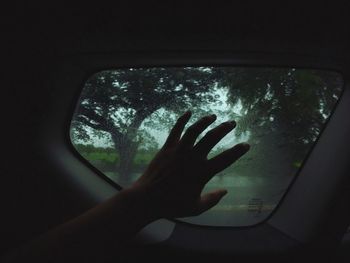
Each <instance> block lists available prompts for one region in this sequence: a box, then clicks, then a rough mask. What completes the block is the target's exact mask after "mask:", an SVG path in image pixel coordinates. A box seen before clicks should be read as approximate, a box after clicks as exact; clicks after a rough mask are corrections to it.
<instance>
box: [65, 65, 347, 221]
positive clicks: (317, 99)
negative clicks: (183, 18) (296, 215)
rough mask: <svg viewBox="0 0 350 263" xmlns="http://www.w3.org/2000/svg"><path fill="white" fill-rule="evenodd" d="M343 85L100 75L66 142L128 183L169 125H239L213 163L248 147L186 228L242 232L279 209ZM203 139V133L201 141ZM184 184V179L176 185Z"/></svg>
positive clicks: (126, 71)
mask: <svg viewBox="0 0 350 263" xmlns="http://www.w3.org/2000/svg"><path fill="white" fill-rule="evenodd" d="M342 87H343V80H342V77H341V75H340V74H339V73H336V72H332V71H326V70H315V69H297V68H276V67H217V66H215V67H214V66H213V67H210V66H202V67H151V68H123V69H111V70H103V71H100V72H97V73H95V74H93V75H92V76H91V77H90V78H89V79H88V80H87V81H86V83H85V85H84V88H83V89H82V92H81V95H80V98H79V101H78V102H77V106H76V109H75V112H74V115H73V118H72V122H71V127H70V136H71V141H72V143H73V145H74V147H75V148H76V150H77V151H78V152H79V153H80V154H81V155H82V156H83V157H84V158H85V159H86V160H88V161H89V162H90V163H91V164H92V165H93V166H95V167H96V168H97V169H99V170H100V171H101V172H102V173H103V174H104V175H105V176H107V177H109V178H110V179H112V180H113V181H115V182H116V183H117V184H119V185H121V186H122V187H126V186H128V185H130V184H131V183H132V182H133V181H135V180H136V179H137V178H138V177H139V176H140V175H141V174H142V172H143V171H144V170H145V168H146V167H147V164H148V163H149V162H150V160H151V159H152V158H153V156H154V155H155V154H156V153H157V151H158V150H159V149H160V147H161V146H162V144H163V143H164V141H165V139H166V137H167V134H168V133H169V130H170V128H171V127H172V126H173V125H174V123H175V121H176V119H177V118H178V117H179V116H180V115H181V114H183V113H184V112H185V111H186V110H191V111H192V112H193V117H192V118H191V121H190V122H189V124H188V125H190V124H191V123H193V122H194V121H196V120H198V119H199V118H201V117H202V116H205V115H207V114H213V113H214V114H216V115H217V120H216V122H215V123H214V124H213V125H211V126H210V127H209V128H208V129H210V128H213V127H215V126H216V125H218V124H219V123H220V122H224V121H227V120H235V121H236V122H237V127H236V128H235V129H234V130H233V131H232V132H230V133H229V134H228V135H227V136H226V137H225V138H224V139H223V140H222V141H221V142H220V143H218V144H217V145H216V146H215V147H214V148H213V150H212V151H211V153H210V154H209V156H208V158H211V157H213V156H215V155H217V154H219V153H220V152H222V151H224V150H225V149H228V148H230V147H232V146H233V145H235V144H236V143H240V142H248V143H249V144H250V145H251V150H250V151H249V152H248V153H247V154H246V155H244V156H243V157H242V158H241V159H240V160H238V161H237V162H235V163H234V164H233V165H231V166H230V167H229V168H227V169H226V170H224V171H222V172H221V173H219V174H217V175H216V176H215V177H214V178H213V179H212V180H211V181H210V182H209V183H208V185H207V187H206V188H205V190H204V192H207V191H210V190H213V189H215V188H226V189H228V191H229V192H228V194H227V195H226V196H225V197H224V199H223V200H222V201H221V202H220V203H219V204H218V205H217V206H216V207H214V208H212V209H211V210H209V211H207V212H206V213H204V214H202V215H200V216H197V217H191V218H185V219H181V220H183V221H186V222H190V223H195V224H200V225H213V226H247V225H253V224H256V223H258V222H260V221H262V220H264V219H265V218H266V217H267V216H268V215H269V214H270V213H271V211H272V210H273V209H274V208H275V207H276V206H277V204H278V203H279V201H280V200H281V198H282V196H283V195H284V193H285V192H286V190H287V188H288V186H289V185H290V183H291V181H292V180H293V178H294V177H295V176H296V175H297V173H298V170H299V169H300V168H301V167H302V165H303V162H304V161H305V160H306V158H307V155H308V153H309V152H310V150H311V149H312V146H313V145H314V143H315V142H316V140H317V138H318V136H319V135H320V133H321V131H322V129H323V128H324V126H325V124H326V122H327V119H328V118H329V117H330V115H331V112H332V110H333V109H334V107H335V105H336V102H337V101H338V99H339V97H340V95H341V91H342ZM204 134H205V132H204V133H203V135H204ZM183 183H184V184H186V182H185V181H184V182H183Z"/></svg>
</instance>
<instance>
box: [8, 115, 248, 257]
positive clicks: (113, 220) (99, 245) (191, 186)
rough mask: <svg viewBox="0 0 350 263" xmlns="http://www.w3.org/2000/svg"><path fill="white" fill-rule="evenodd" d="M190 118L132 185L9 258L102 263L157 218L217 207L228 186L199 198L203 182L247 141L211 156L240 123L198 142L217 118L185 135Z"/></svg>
mask: <svg viewBox="0 0 350 263" xmlns="http://www.w3.org/2000/svg"><path fill="white" fill-rule="evenodd" d="M190 117H191V113H190V112H186V113H185V114H184V115H183V116H181V117H180V118H179V119H178V121H177V122H176V124H175V126H174V127H173V129H172V130H171V132H170V134H169V136H168V138H167V140H166V142H165V144H164V146H163V147H162V149H161V150H160V151H159V152H158V154H157V155H156V157H155V158H154V159H153V160H152V162H151V163H150V164H149V166H148V168H147V169H146V171H145V173H144V174H143V175H142V176H141V177H140V178H139V179H138V180H137V181H136V182H135V183H134V184H133V185H132V186H131V187H129V188H126V189H123V190H122V191H121V192H119V193H117V194H115V195H114V196H112V197H111V198H109V199H108V200H106V201H104V202H102V203H101V204H99V205H97V206H95V207H93V208H92V209H90V210H88V211H87V212H85V213H83V214H82V215H80V216H78V217H76V218H73V219H72V220H70V221H68V222H66V223H64V224H62V225H60V226H57V227H56V228H54V229H52V230H50V231H48V232H47V233H44V234H43V235H42V236H40V237H38V238H37V239H34V240H32V241H31V242H29V243H28V244H26V245H25V246H24V247H22V248H21V249H20V252H19V253H17V254H10V255H9V258H11V259H12V261H11V262H25V261H28V259H30V261H35V262H49V261H50V262H76V260H75V258H78V257H79V258H82V257H84V259H85V262H95V259H98V260H97V261H96V262H100V260H101V257H102V256H107V255H106V251H112V252H113V251H114V250H115V247H113V245H115V244H119V245H120V246H122V245H123V244H125V243H127V241H128V240H129V239H130V238H132V237H133V236H134V235H135V234H136V233H137V232H139V231H140V230H141V229H142V228H143V227H145V226H146V225H148V224H149V223H151V222H153V221H155V220H157V219H159V218H164V217H165V218H169V217H185V216H193V215H198V214H201V213H203V212H204V211H206V210H208V209H210V208H211V207H213V206H215V205H216V204H217V203H218V202H219V201H220V199H221V198H222V197H223V196H224V195H225V194H226V190H225V189H218V190H216V191H213V192H211V193H208V194H205V195H202V196H201V193H202V190H203V188H204V186H205V184H206V183H207V182H208V181H209V180H210V179H211V178H212V177H213V176H214V175H215V174H216V173H218V172H220V171H222V170H223V169H225V168H227V167H228V166H229V165H231V164H232V163H233V162H234V161H235V160H237V159H238V158H239V157H241V156H242V155H243V154H244V153H246V152H247V151H248V150H249V145H248V144H245V143H241V144H237V145H236V146H234V147H233V148H231V149H228V150H226V151H224V152H223V153H221V154H219V155H217V156H216V157H214V158H212V159H210V160H208V159H207V155H208V153H209V152H210V150H211V149H212V148H213V147H214V146H215V145H216V144H217V143H218V142H219V141H220V140H221V139H222V138H223V137H224V136H225V135H226V134H227V133H229V132H230V131H231V130H232V129H233V128H234V127H235V125H236V124H235V122H225V123H222V124H221V125H219V126H217V127H216V128H214V129H212V130H211V131H209V132H208V133H207V134H206V135H205V136H204V137H203V138H202V139H201V140H200V141H199V142H198V143H197V144H195V141H196V139H197V138H198V136H199V135H200V134H201V133H202V132H203V131H204V130H205V129H206V128H207V127H208V126H209V125H210V124H212V123H213V122H214V121H215V119H216V116H215V115H211V116H206V117H204V118H202V119H200V120H199V121H197V122H196V123H194V124H193V125H192V126H190V127H189V128H188V129H187V130H186V131H185V133H184V135H183V136H181V134H182V132H183V130H184V128H185V125H186V123H187V122H188V121H189V119H190ZM69 244H71V245H69Z"/></svg>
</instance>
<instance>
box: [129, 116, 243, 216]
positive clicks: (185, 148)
mask: <svg viewBox="0 0 350 263" xmlns="http://www.w3.org/2000/svg"><path fill="white" fill-rule="evenodd" d="M190 117H191V113H190V112H186V113H185V114H184V115H182V116H181V117H180V118H179V119H178V121H177V122H176V124H175V126H174V127H173V129H172V130H171V132H170V134H169V136H168V138H167V140H166V142H165V144H164V146H163V147H162V148H161V149H160V151H159V152H158V154H157V155H156V156H155V158H154V159H153V160H152V162H151V163H150V164H149V166H148V168H147V170H146V171H145V173H144V174H143V175H142V176H141V177H140V178H139V179H138V180H137V181H136V182H135V183H134V184H133V185H132V186H131V189H134V190H136V192H140V193H144V194H145V197H146V198H148V199H149V200H148V201H149V204H150V206H151V209H152V212H151V213H154V214H155V215H156V217H158V218H162V217H167V218H169V217H185V216H193V215H198V214H201V213H203V212H204V211H206V210H208V209H210V208H211V207H213V206H215V205H216V204H217V203H218V202H219V201H220V199H221V198H222V197H223V196H224V195H225V194H226V193H227V191H226V190H225V189H217V190H216V191H213V192H210V193H207V194H205V195H202V196H201V192H202V190H203V188H204V186H205V184H206V183H207V182H208V181H209V180H210V179H211V178H212V177H213V176H214V175H215V174H216V173H218V172H220V171H222V170H224V169H225V168H227V167H228V166H230V165H231V164H232V163H233V162H234V161H236V160H237V159H238V158H240V157H241V156H242V155H243V154H245V153H246V152H247V151H248V150H249V145H248V144H246V143H241V144H237V145H235V146H234V147H233V148H231V149H228V150H226V151H224V152H223V153H221V154H219V155H217V156H216V157H214V158H212V159H210V160H208V159H207V156H208V154H209V152H210V150H211V149H212V148H213V147H214V146H215V145H216V144H217V143H218V142H219V141H220V140H221V139H222V138H223V137H224V136H225V135H226V134H227V133H229V132H230V131H231V130H232V129H234V127H235V126H236V123H235V122H233V121H232V122H224V123H222V124H221V125H219V126H217V127H216V128H214V129H212V130H210V131H209V132H208V133H207V134H206V135H205V136H204V137H203V138H202V139H201V140H200V141H199V142H198V143H196V144H195V141H196V139H197V138H198V136H199V135H200V134H201V133H202V132H203V131H204V130H205V129H206V128H207V127H208V126H209V125H211V124H212V123H213V122H214V121H215V120H216V116H215V115H210V116H206V117H203V118H202V119H200V120H199V121H197V122H196V123H194V124H193V125H191V126H190V127H189V128H188V129H187V130H186V131H185V133H184V134H183V136H181V134H182V132H183V130H184V128H185V125H186V123H187V122H188V121H189V119H190Z"/></svg>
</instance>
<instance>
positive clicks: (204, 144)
mask: <svg viewBox="0 0 350 263" xmlns="http://www.w3.org/2000/svg"><path fill="white" fill-rule="evenodd" d="M234 127H236V122H234V121H228V122H224V123H222V124H220V125H219V126H217V127H215V128H214V129H212V130H211V131H209V132H207V134H206V135H205V136H204V137H203V138H202V139H201V140H200V141H199V142H198V143H197V144H196V146H195V147H194V148H195V151H196V152H197V153H199V154H200V155H201V156H203V157H206V156H207V155H208V153H209V152H210V150H211V149H212V148H213V147H214V146H215V145H216V144H217V143H218V142H219V141H220V140H221V139H222V138H224V137H225V136H226V134H228V133H229V132H230V131H232V130H233V129H234Z"/></svg>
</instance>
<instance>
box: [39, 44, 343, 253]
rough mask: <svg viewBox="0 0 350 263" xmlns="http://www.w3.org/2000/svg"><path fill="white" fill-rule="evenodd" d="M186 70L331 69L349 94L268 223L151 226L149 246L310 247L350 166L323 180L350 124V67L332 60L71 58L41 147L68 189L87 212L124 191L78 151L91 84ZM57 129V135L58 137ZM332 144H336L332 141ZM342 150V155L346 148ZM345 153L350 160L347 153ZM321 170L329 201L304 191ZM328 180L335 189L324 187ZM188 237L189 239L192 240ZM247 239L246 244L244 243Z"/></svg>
mask: <svg viewBox="0 0 350 263" xmlns="http://www.w3.org/2000/svg"><path fill="white" fill-rule="evenodd" d="M183 65H186V66H187V65H188V66H203V65H211V66H215V65H217V66H225V65H227V66H228V65H230V66H248V67H249V66H254V67H257V66H266V67H295V68H312V69H323V70H332V71H337V72H339V73H341V74H342V76H343V80H344V88H343V93H342V95H341V97H340V98H339V100H338V102H337V105H336V106H335V108H334V110H333V112H332V114H331V116H330V118H329V120H328V121H327V123H326V124H325V126H324V129H323V130H322V132H321V133H320V135H319V138H318V140H317V141H316V142H315V144H314V146H313V147H312V149H311V150H310V152H309V154H308V156H307V158H306V159H305V161H304V162H303V166H302V167H301V168H300V172H299V173H298V174H299V175H298V176H295V178H294V179H293V181H292V183H291V184H290V185H289V187H288V190H287V191H286V193H285V194H284V196H283V198H282V200H281V201H280V203H279V204H278V205H277V207H276V208H275V209H274V211H273V212H272V213H271V214H270V216H269V217H268V218H266V220H263V221H262V222H260V223H258V224H256V225H253V226H239V227H234V226H233V227H216V226H198V225H192V224H189V223H185V222H181V223H179V222H177V221H174V222H170V221H168V220H165V219H164V220H160V221H159V222H155V223H153V224H151V225H150V226H148V227H146V229H145V230H144V231H142V232H141V233H140V234H139V236H140V237H141V238H142V240H143V242H145V237H146V236H147V238H146V240H147V241H146V242H151V243H159V242H160V243H162V244H167V245H170V246H172V247H179V248H180V247H186V248H188V249H194V250H198V251H205V250H206V249H208V248H210V249H211V250H214V251H219V250H224V252H227V253H235V252H237V251H239V248H242V246H245V245H248V244H252V245H253V248H254V249H257V250H259V249H260V248H261V246H266V244H265V245H264V244H263V243H264V242H265V241H266V238H267V237H264V235H266V234H267V233H270V234H271V235H272V236H274V235H275V236H276V242H275V244H276V246H277V247H280V248H281V249H282V248H283V249H284V248H291V249H293V248H294V247H295V246H299V245H300V244H302V243H305V242H311V241H312V240H313V239H314V237H315V235H316V233H318V231H319V228H320V226H322V225H325V224H327V222H328V219H329V215H326V214H327V213H326V212H327V211H330V209H332V208H331V207H330V206H329V200H334V198H335V197H334V196H335V194H336V192H337V189H338V188H339V182H340V181H345V178H344V177H345V175H344V171H345V170H346V167H347V166H346V163H344V159H339V160H338V161H336V163H338V166H337V167H338V169H336V172H337V175H336V176H333V178H327V177H326V176H325V175H324V173H325V172H326V171H319V169H318V168H319V167H317V165H316V163H315V162H316V161H317V160H323V159H324V156H322V155H323V153H324V152H325V149H326V150H327V149H329V147H330V146H329V144H330V142H332V141H334V138H335V137H334V136H337V129H336V127H337V123H339V122H343V123H345V124H344V128H345V129H346V131H349V130H350V124H349V123H348V124H347V123H346V122H344V121H343V120H345V118H346V109H349V106H347V105H346V103H348V102H350V94H349V93H350V89H349V88H348V86H347V85H346V83H347V79H349V72H347V71H345V70H344V69H345V68H346V63H345V62H334V61H332V60H331V59H330V58H325V57H323V58H322V57H315V56H307V55H296V54H289V55H288V54H254V53H248V54H242V53H239V54H237V53H232V52H215V51H212V52H207V51H205V52H192V51H188V52H183V51H182V52H179V51H172V52H170V51H169V52H120V53H113V54H111V53H106V54H83V55H77V56H67V57H64V58H62V59H61V60H60V61H58V63H57V68H56V72H55V73H54V75H53V76H50V79H51V82H52V84H53V85H52V87H51V88H52V94H53V96H52V97H53V98H52V102H53V103H52V107H51V113H52V114H54V116H56V117H57V118H56V119H59V121H58V122H56V123H53V121H52V120H47V121H46V122H45V123H44V124H43V128H44V129H43V136H45V134H51V135H53V134H54V136H50V137H48V138H46V141H47V143H44V144H43V145H42V146H43V148H44V150H45V151H47V152H48V159H49V161H51V162H52V163H53V164H55V165H56V166H57V167H60V169H62V170H65V173H64V174H65V180H66V182H67V183H69V184H72V182H73V186H71V187H72V189H74V191H78V192H80V193H79V194H78V193H77V195H81V196H84V203H86V204H87V205H90V206H91V205H93V204H97V203H99V202H101V201H103V200H105V199H106V198H108V197H109V196H111V195H113V194H114V193H116V192H117V191H118V190H120V188H119V189H118V185H117V184H116V183H114V182H113V181H112V180H111V179H109V178H107V177H106V176H105V175H103V174H102V173H101V172H100V171H98V170H97V169H96V168H94V167H93V166H92V165H91V164H90V163H88V161H87V160H85V159H84V158H83V157H82V156H81V155H80V154H79V153H78V152H77V151H76V150H75V148H74V146H73V145H72V143H71V141H70V135H69V127H70V123H71V118H72V116H73V113H74V111H75V108H76V103H77V101H78V98H79V96H80V93H81V90H82V88H83V87H84V84H85V82H86V80H87V79H88V78H89V77H90V76H91V75H92V74H94V73H95V72H98V71H101V70H108V69H111V68H125V67H152V66H183ZM62 85H64V86H67V85H68V86H69V88H65V89H62V88H60V86H62ZM57 96H58V97H60V98H66V99H65V103H63V105H59V102H58V101H59V100H56V101H55V99H54V98H55V97H57ZM349 104H350V103H349ZM55 106H57V107H55ZM59 109H61V111H60V110H59ZM52 119H55V118H52ZM334 126H335V127H334ZM55 128H56V130H54V129H55ZM343 136H344V135H343ZM332 137H334V138H333V139H332ZM340 137H341V136H340ZM340 137H338V138H337V141H339V140H340V139H341V138H340ZM339 147H340V148H342V147H341V145H339ZM343 148H344V147H343ZM343 148H342V149H343ZM342 152H343V153H346V152H348V153H349V154H350V152H349V150H347V149H344V150H343V151H342ZM313 171H314V172H313ZM316 171H319V172H322V173H323V177H322V179H323V182H324V183H323V184H322V186H321V184H319V185H318V187H320V189H323V190H324V189H328V190H327V191H326V192H325V193H324V192H323V194H322V195H320V194H319V192H318V193H317V191H309V192H308V193H305V192H303V191H302V189H305V188H306V189H307V188H308V186H310V184H311V185H312V181H313V179H314V178H315V177H316V176H317V175H315V172H316ZM96 174H97V175H99V177H98V176H96ZM312 178H313V179H312ZM316 178H317V177H316ZM327 181H332V182H328V183H325V182H327ZM324 191H325V190H324ZM305 194H306V195H308V196H309V199H307V200H312V201H315V200H317V202H316V203H317V205H315V206H314V207H312V209H310V211H307V206H308V205H307V203H308V201H307V200H306V199H304V200H300V198H301V196H304V197H305ZM324 203H327V204H328V206H326V208H325V207H322V205H321V204H324ZM300 211H301V212H300ZM338 212H339V211H338ZM306 215H307V216H306ZM292 218H294V220H292ZM320 221H322V222H320ZM315 222H317V224H314V225H315V226H314V227H313V223H315ZM219 233H221V234H223V235H225V236H226V238H224V240H230V245H223V243H222V241H220V238H219V236H220V235H219ZM184 235H186V237H185V238H184ZM203 236H207V237H208V240H210V241H207V242H206V243H205V244H203V242H201V238H203ZM242 236H245V237H246V238H245V239H244V241H243V243H242V239H241V237H242ZM278 240H279V241H278ZM270 245H271V244H270Z"/></svg>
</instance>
